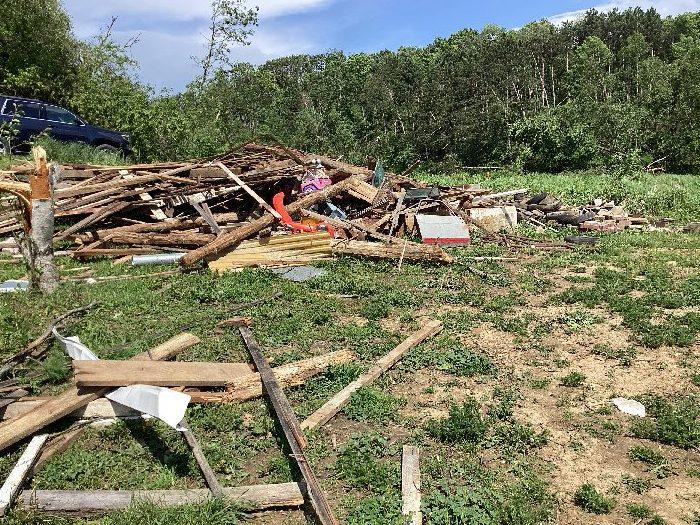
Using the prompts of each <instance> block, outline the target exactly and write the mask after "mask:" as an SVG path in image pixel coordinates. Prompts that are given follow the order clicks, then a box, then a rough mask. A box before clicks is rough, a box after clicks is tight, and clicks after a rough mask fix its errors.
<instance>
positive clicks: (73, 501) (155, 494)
mask: <svg viewBox="0 0 700 525" xmlns="http://www.w3.org/2000/svg"><path fill="white" fill-rule="evenodd" d="M223 492H224V496H225V497H226V498H227V499H229V500H232V501H233V502H235V503H239V504H241V506H243V507H244V508H247V509H250V510H265V509H272V508H284V507H298V506H299V505H303V503H304V495H303V491H302V487H300V486H299V484H297V483H280V484H276V485H251V486H247V487H232V488H224V489H223ZM210 497H211V493H210V491H209V490H208V489H191V490H25V491H24V492H22V494H21V495H20V498H19V500H18V504H22V506H23V507H24V508H25V509H31V508H34V509H37V510H39V511H42V512H47V513H51V514H54V513H55V514H71V515H99V514H106V513H107V512H111V511H115V510H122V509H125V508H127V507H129V506H130V505H131V504H133V503H135V502H140V501H146V502H150V503H153V504H156V505H160V506H164V507H176V506H179V505H192V504H196V503H203V502H205V501H207V500H208V499H209V498H210Z"/></svg>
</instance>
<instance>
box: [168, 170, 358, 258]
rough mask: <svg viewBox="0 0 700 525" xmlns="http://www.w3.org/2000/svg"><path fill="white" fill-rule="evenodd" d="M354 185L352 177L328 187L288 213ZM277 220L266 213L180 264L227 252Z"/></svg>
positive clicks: (294, 204) (304, 198)
mask: <svg viewBox="0 0 700 525" xmlns="http://www.w3.org/2000/svg"><path fill="white" fill-rule="evenodd" d="M353 183H354V179H353V177H350V178H348V179H345V180H344V181H342V182H338V183H336V184H333V185H331V186H328V187H327V188H325V189H324V190H321V191H316V192H314V193H310V194H308V195H305V196H303V197H302V198H300V199H298V200H297V201H295V202H293V203H292V204H290V205H289V206H287V211H288V212H289V213H290V214H292V213H296V212H299V211H301V210H303V209H305V208H309V207H310V206H313V205H314V204H317V203H319V202H322V201H324V200H327V199H329V198H330V197H332V196H334V195H337V194H338V193H341V192H343V191H346V190H347V189H348V188H349V187H350V186H351V185H352V184H353ZM275 220H276V218H275V216H274V215H272V214H271V213H266V214H264V215H263V216H262V217H260V218H259V219H256V220H254V221H252V222H249V223H246V224H244V225H242V226H239V227H238V228H235V229H233V230H231V231H229V232H226V233H223V234H221V235H220V236H219V237H217V238H216V239H215V240H213V241H212V242H210V243H209V244H207V245H206V246H202V247H201V248H197V249H196V250H192V251H190V252H188V253H186V254H185V256H184V257H183V258H182V259H180V264H181V265H183V266H191V265H193V264H195V263H197V262H199V261H201V260H202V259H204V258H205V257H209V256H211V255H214V254H217V253H219V252H221V251H223V250H225V249H226V248H229V247H231V246H233V245H235V244H238V243H240V242H241V241H243V240H245V239H247V238H248V237H252V236H253V235H255V234H256V233H258V232H259V231H260V230H262V229H264V228H267V227H269V226H272V225H273V224H274V223H275Z"/></svg>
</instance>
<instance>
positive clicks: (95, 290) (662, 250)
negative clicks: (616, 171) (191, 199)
mask: <svg viewBox="0 0 700 525" xmlns="http://www.w3.org/2000/svg"><path fill="white" fill-rule="evenodd" d="M425 178H430V179H431V180H437V179H436V178H435V177H427V176H426V177H425ZM441 180H443V181H444V182H450V183H463V182H474V180H475V179H474V178H468V177H467V176H466V175H459V176H455V177H452V178H450V179H449V181H447V180H445V179H444V178H443V179H441ZM699 180H700V179H695V178H693V177H686V176H683V177H681V176H668V175H660V176H655V177H651V176H645V177H642V178H640V179H638V180H634V181H625V182H624V183H622V184H614V183H611V182H610V180H609V179H608V177H606V176H605V175H594V174H583V175H582V174H576V175H574V174H565V175H533V176H520V175H512V174H501V175H494V176H491V177H486V176H482V177H481V178H480V182H482V183H483V184H484V185H485V186H488V187H493V188H496V189H501V188H503V189H512V188H514V187H530V188H531V189H533V190H546V191H550V192H552V193H554V194H557V195H561V196H562V197H563V198H564V199H565V200H566V201H568V202H571V203H581V202H585V201H588V200H590V199H592V198H595V197H599V196H603V197H606V198H610V197H612V196H614V195H620V196H624V199H625V201H626V202H627V204H628V205H629V207H630V208H632V209H639V210H640V211H644V212H646V213H648V214H650V215H653V216H656V217H662V216H670V217H674V218H676V219H678V221H679V223H682V222H683V221H687V220H690V219H695V220H698V219H700V201H699V200H698V199H700V192H699V191H698V190H699V189H700V188H699V187H698V186H699V185H700V182H698V181H699ZM613 191H620V192H622V193H619V194H617V193H613ZM523 233H524V234H528V235H540V234H538V233H536V232H534V231H530V230H527V229H523ZM565 233H566V232H562V233H561V234H557V235H564V234H565ZM698 249H700V235H691V234H684V233H679V232H677V231H669V232H635V231H628V232H625V233H621V234H612V235H602V236H601V241H600V243H599V245H598V246H597V247H596V248H595V249H593V250H590V249H576V250H573V251H565V252H545V251H522V252H512V251H509V250H506V249H504V248H501V247H498V246H496V245H493V244H486V243H482V242H480V241H479V239H475V241H474V243H473V245H472V246H471V247H469V248H465V249H459V250H455V251H454V254H455V256H456V257H457V262H456V263H455V264H454V265H450V266H428V265H425V266H423V265H415V264H404V265H403V266H402V269H401V271H400V272H399V271H398V269H397V267H396V265H395V264H389V263H384V262H369V261H359V260H356V259H342V260H337V261H333V262H329V263H323V266H324V267H325V268H326V269H327V270H328V274H327V275H326V276H324V277H322V278H319V279H317V280H314V281H310V282H308V283H305V284H295V283H291V282H288V281H284V280H282V279H280V278H279V277H277V276H276V275H274V274H273V273H271V272H269V271H266V270H247V271H244V272H241V273H234V274H228V275H224V276H213V275H211V274H209V273H207V272H201V273H191V274H183V275H178V276H175V277H163V278H143V279H133V280H128V281H110V282H100V283H97V284H87V283H77V282H70V283H64V284H63V285H62V287H61V289H60V290H59V292H58V293H56V294H55V295H53V296H51V297H49V298H43V297H39V296H35V295H29V294H13V295H9V294H8V295H5V296H1V297H0V305H2V308H1V309H0V357H6V356H8V355H11V354H12V353H14V352H16V351H17V350H19V349H21V348H22V347H23V345H25V344H26V343H27V342H28V341H30V340H31V339H32V338H34V337H36V336H37V335H39V334H40V333H41V332H42V331H43V330H44V328H45V326H46V324H47V323H48V322H49V320H50V319H52V318H53V317H55V316H57V315H59V314H60V313H62V312H64V311H66V310H68V309H70V308H73V307H76V306H79V305H82V304H86V303H89V302H90V301H99V302H100V304H99V306H98V307H97V308H95V309H93V310H91V311H90V312H88V313H87V314H86V315H85V316H84V317H82V318H80V319H76V320H74V321H72V322H70V323H69V324H68V326H67V327H66V328H65V329H64V330H63V332H64V334H65V335H78V336H80V338H81V340H82V341H83V342H84V343H85V344H87V345H88V346H89V347H90V348H91V349H92V350H93V351H94V352H95V353H96V354H97V355H98V356H99V357H101V358H115V359H125V358H127V357H129V356H132V355H134V354H136V353H138V352H141V351H143V350H145V349H147V348H148V347H151V346H153V345H155V344H157V343H159V342H161V341H163V340H165V339H167V338H168V337H170V336H171V335H173V334H175V333H177V332H180V331H183V330H188V331H191V332H192V333H194V334H196V335H198V336H200V337H201V338H202V343H201V344H200V345H198V346H196V347H193V348H192V349H190V350H188V351H186V352H185V353H184V354H183V355H182V356H181V357H179V359H183V360H190V361H194V360H211V361H248V360H249V358H248V356H247V352H246V351H245V349H244V347H243V345H242V343H241V341H240V338H239V336H238V334H237V332H236V331H233V330H232V331H230V332H225V333H222V334H220V335H215V334H213V327H214V325H215V324H216V322H217V321H219V320H222V319H226V318H228V317H231V316H232V315H248V316H251V317H252V318H253V320H254V324H253V330H254V332H255V334H256V337H257V338H258V340H259V341H260V343H261V346H262V347H263V349H264V351H265V353H266V355H267V356H268V357H269V358H271V359H272V360H273V363H274V364H275V365H279V364H282V363H286V362H289V361H293V360H296V359H300V358H304V357H308V356H312V355H318V354H323V353H327V352H330V351H333V350H340V349H350V350H352V351H353V352H355V353H356V355H357V358H358V360H357V362H356V363H352V364H349V365H342V366H337V367H333V368H332V369H330V370H329V371H328V372H327V373H326V374H324V375H322V376H318V377H316V378H313V379H311V380H310V381H308V382H307V384H306V385H305V386H303V387H299V388H295V389H291V390H290V391H289V392H288V394H289V396H290V400H291V402H292V404H293V406H294V409H295V411H296V413H297V415H298V416H299V417H300V418H303V417H304V416H306V415H308V414H309V413H311V412H312V411H313V410H314V409H315V408H317V407H318V406H320V405H321V404H322V403H323V402H324V401H325V400H326V399H328V397H330V396H331V395H332V394H334V393H335V392H337V391H339V390H340V389H341V388H342V387H343V386H345V385H346V384H347V383H348V382H349V381H351V380H352V379H353V378H354V377H356V376H357V375H358V374H359V373H361V372H362V371H363V370H364V369H366V368H367V367H368V366H369V365H370V364H371V363H372V362H373V360H375V359H376V358H377V357H379V356H381V355H383V354H385V353H386V352H387V351H388V350H390V349H391V348H392V347H393V346H394V345H395V344H397V343H398V342H399V341H401V340H402V339H403V338H404V337H405V336H406V334H407V333H408V332H409V331H411V330H413V329H416V328H417V327H418V326H419V325H420V323H421V321H423V320H426V319H434V318H437V319H441V320H442V321H443V322H444V323H445V329H444V330H443V332H442V333H440V334H439V335H438V336H436V337H435V338H433V339H432V340H430V341H428V342H426V343H425V344H423V345H421V346H419V347H417V348H415V349H413V350H411V351H410V352H409V353H408V354H407V355H406V356H405V357H404V358H403V360H402V361H401V362H400V363H399V364H398V365H397V366H396V367H394V368H393V369H392V370H391V371H390V372H388V373H386V374H384V375H383V376H382V377H381V378H380V379H379V380H378V381H377V382H375V383H374V384H373V385H371V386H370V387H367V388H365V389H363V390H361V391H360V392H358V393H357V394H356V395H355V396H354V397H353V399H352V401H351V403H350V404H349V405H348V406H347V407H346V408H345V409H344V410H343V411H342V412H341V413H340V414H339V415H338V416H337V417H335V418H334V419H332V420H331V421H330V422H329V423H328V424H326V425H325V426H323V427H322V428H321V429H320V430H319V431H317V432H312V433H310V434H309V441H310V447H309V457H310V460H311V462H312V464H313V466H314V469H315V470H316V472H317V474H318V477H319V478H320V479H321V482H322V485H323V487H324V489H325V490H326V491H327V494H328V495H329V498H330V500H331V503H332V505H333V506H334V508H335V509H336V510H337V514H338V515H339V516H340V518H341V521H342V522H343V523H347V524H350V525H399V524H402V523H403V521H402V517H401V492H400V454H401V447H402V445H404V444H413V445H417V446H419V447H420V448H421V456H422V463H421V470H422V477H423V495H424V496H423V507H424V513H425V514H424V523H426V524H427V525H453V524H454V525H457V524H472V523H474V524H484V525H491V524H493V525H496V524H513V525H515V524H518V525H529V524H533V525H534V524H539V523H560V524H579V523H585V524H598V523H603V524H613V523H615V524H630V525H631V524H641V523H643V524H649V525H658V524H662V523H669V524H676V523H688V524H692V525H698V524H700V453H699V452H700V408H699V404H698V401H700V368H699V367H698V364H699V362H700V360H699V353H698V350H699V349H700V346H699V345H698V333H699V332H700V272H699V271H698V268H699V266H700V259H698V257H697V253H698ZM475 256H508V257H515V258H517V260H515V261H505V262H503V261H501V262H475V261H474V260H473V257H475ZM60 264H61V268H62V271H63V272H64V273H65V275H71V272H69V270H70V269H71V268H76V267H78V266H80V265H82V263H77V262H75V261H72V260H70V259H65V258H64V259H61V260H60ZM89 266H90V269H91V270H92V271H93V272H94V275H95V276H107V275H121V274H130V275H136V274H145V273H147V272H154V271H160V270H165V269H168V268H157V267H155V268H154V267H150V268H143V267H142V268H132V267H128V266H112V265H111V263H110V262H109V261H100V262H94V263H91V264H90V265H89ZM469 267H474V268H477V269H479V270H481V271H482V272H485V273H486V274H487V275H488V277H487V278H485V279H484V278H480V277H477V276H475V275H474V274H473V273H472V272H470V271H469V269H468V268H469ZM23 273H24V271H23V268H22V267H20V266H19V265H0V279H7V278H17V277H21V276H22V275H23ZM72 275H74V274H72ZM278 292H282V297H281V298H278V299H274V300H270V301H269V302H268V303H266V304H263V305H259V306H255V307H252V308H246V307H245V306H244V307H243V308H242V309H239V308H238V305H245V303H247V302H250V301H252V300H256V299H260V298H272V297H273V296H274V294H276V293H278ZM18 378H19V379H20V381H21V385H22V386H23V387H25V388H27V389H29V390H30V391H31V392H32V394H35V395H38V394H56V393H58V392H60V391H62V390H63V389H64V388H65V387H66V384H67V381H68V379H69V378H70V366H69V363H68V360H67V358H66V357H64V356H63V355H62V353H61V351H60V350H59V348H58V347H57V346H56V345H54V347H53V348H52V350H51V352H50V354H49V356H48V358H47V359H46V360H44V361H42V362H33V363H29V364H27V365H26V367H25V368H23V369H22V370H20V371H19V372H18ZM618 396H620V397H630V398H634V399H638V400H640V401H642V402H644V404H645V405H646V407H647V410H648V412H649V416H650V417H648V418H645V419H635V418H632V417H630V416H626V415H624V414H622V413H621V412H619V411H618V410H617V409H616V408H614V407H613V406H612V405H611V404H610V401H609V400H610V398H612V397H618ZM188 419H189V423H190V426H191V427H192V429H193V431H194V433H195V434H196V436H197V437H198V439H199V441H200V443H201V444H202V446H203V448H204V452H205V454H206V456H207V458H208V460H209V462H210V463H211V465H212V467H213V468H214V470H215V471H216V473H217V476H218V478H219V480H220V481H221V482H222V484H224V485H227V486H235V485H241V484H253V483H270V482H282V481H290V480H296V479H299V476H298V473H297V472H295V468H294V466H293V464H292V462H291V461H290V460H289V459H288V457H287V455H286V453H287V451H286V450H285V446H284V444H283V440H282V439H281V434H280V432H279V431H278V430H277V429H276V427H275V424H274V420H273V419H272V417H271V415H270V412H269V409H268V406H267V405H266V403H265V402H264V401H263V400H256V401H250V402H246V403H240V404H233V405H219V406H193V407H192V408H190V409H189V416H188ZM65 425H66V423H62V424H58V425H56V426H55V427H54V430H57V429H61V428H64V427H65ZM20 453H21V447H17V448H15V449H13V450H11V452H10V453H9V454H5V455H4V456H3V457H2V458H0V475H2V476H4V475H5V474H6V473H7V472H8V471H9V469H10V468H11V467H12V465H13V464H14V462H15V461H16V460H17V458H18V456H19V454H20ZM32 486H33V487H35V488H38V489H39V488H41V489H48V488H51V489H62V488H63V489H88V488H90V489H116V488H120V489H135V488H154V489H155V488H160V489H163V488H186V487H204V485H203V481H202V479H201V476H200V475H199V473H198V470H197V467H196V464H195V463H194V461H193V459H192V458H191V457H190V455H189V453H188V452H187V449H186V446H185V445H184V443H183V442H182V440H181V439H180V438H179V436H177V435H176V434H175V433H174V432H172V431H171V430H169V429H168V428H167V427H165V426H164V425H162V424H160V423H158V422H153V421H149V422H121V423H117V424H115V425H113V426H110V427H108V428H104V429H89V430H88V431H87V432H86V433H85V435H84V436H83V437H82V438H81V439H80V440H79V441H78V442H77V443H75V444H74V445H72V446H71V448H70V449H69V450H68V451H67V452H65V453H63V454H61V455H59V456H57V457H55V458H54V459H53V460H52V461H51V462H50V463H49V464H47V465H46V466H45V467H44V468H43V469H42V470H41V471H40V472H39V473H38V475H37V476H36V477H35V478H34V480H33V481H32ZM243 520H246V521H249V522H251V523H256V524H257V523H259V524H270V525H272V524H275V525H276V524H290V525H291V524H304V523H308V521H307V517H306V516H305V514H304V513H303V512H301V511H298V510H289V511H284V512H269V513H262V514H253V515H245V514H243V513H242V511H241V509H240V508H237V507H235V506H232V505H231V504H228V503H226V502H222V501H213V502H211V503H208V504H206V505H202V506H192V507H187V508H186V509H181V510H179V511H173V510H165V509H159V508H156V507H152V506H144V505H140V506H137V507H134V508H132V509H130V510H128V511H125V512H119V513H114V514H111V515H109V516H107V517H105V518H102V519H100V520H98V522H99V523H104V524H122V523H123V524H127V523H129V524H130V523H154V524H155V523H159V524H160V523H167V524H168V525H176V524H180V523H182V524H185V523H187V524H190V523H195V524H199V523H201V524H205V523H207V524H209V523H214V524H218V523H222V524H223V523H237V522H240V521H243ZM6 522H7V523H11V524H29V523H82V522H87V521H86V520H81V519H79V518H70V519H68V518H63V519H59V518H47V517H45V516H38V515H35V514H33V513H25V512H19V511H15V512H14V513H13V514H12V515H11V516H10V517H9V518H7V520H6ZM91 523H92V522H91Z"/></svg>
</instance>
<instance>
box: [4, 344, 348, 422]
mask: <svg viewBox="0 0 700 525" xmlns="http://www.w3.org/2000/svg"><path fill="white" fill-rule="evenodd" d="M154 359H155V358H154ZM354 359H355V356H354V354H353V353H352V352H351V351H349V350H339V351H337V352H330V353H328V354H323V355H318V356H314V357H310V358H308V359H302V360H301V361H294V362H292V363H287V364H285V365H281V366H278V367H275V368H273V369H272V370H273V371H274V373H275V377H276V378H277V380H278V381H279V382H280V384H281V385H282V386H283V387H284V388H288V387H293V386H299V385H303V384H304V383H305V382H306V381H307V380H308V379H309V378H311V377H313V376H315V375H318V374H320V373H322V372H324V371H325V370H326V369H327V368H328V367H329V366H331V365H338V364H342V363H349V362H351V361H353V360H354ZM156 360H158V359H156ZM186 394H188V395H189V396H190V397H191V398H192V401H191V402H192V403H234V402H241V401H247V400H249V399H255V398H256V397H260V396H262V395H263V386H262V382H261V381H260V374H258V373H257V372H251V373H250V374H247V375H245V376H241V377H240V378H238V379H236V380H235V381H233V382H232V383H230V384H228V385H227V386H226V390H225V391H223V392H202V391H189V390H188V391H187V392H186ZM48 399H50V398H29V399H22V400H19V401H16V402H15V403H12V404H11V405H9V406H7V407H5V411H4V414H3V419H5V420H9V419H14V418H17V417H20V416H22V415H24V414H26V413H28V412H30V411H32V410H34V409H35V408H38V407H39V406H41V405H42V404H43V403H45V402H46V401H47V400H48ZM70 417H73V418H77V419H101V418H108V419H112V418H133V417H140V413H139V412H138V411H136V410H133V409H131V408H128V407H125V406H124V405H120V404H119V403H114V402H112V401H110V400H109V399H105V398H102V399H96V400H95V401H91V402H90V403H88V404H87V405H86V406H84V407H82V408H79V409H78V410H76V411H75V412H73V413H71V414H70Z"/></svg>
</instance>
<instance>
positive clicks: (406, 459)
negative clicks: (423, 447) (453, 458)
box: [401, 445, 423, 525]
mask: <svg viewBox="0 0 700 525" xmlns="http://www.w3.org/2000/svg"><path fill="white" fill-rule="evenodd" d="M419 457H420V450H419V449H418V447H413V446H410V445H405V446H404V447H403V459H402V461H401V494H402V498H403V505H402V507H401V513H402V514H403V515H404V516H407V517H408V519H409V520H410V521H409V522H408V523H409V524H410V525H421V524H422V523H423V513H422V512H421V510H420V500H421V491H420V463H419V461H420V460H419Z"/></svg>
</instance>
